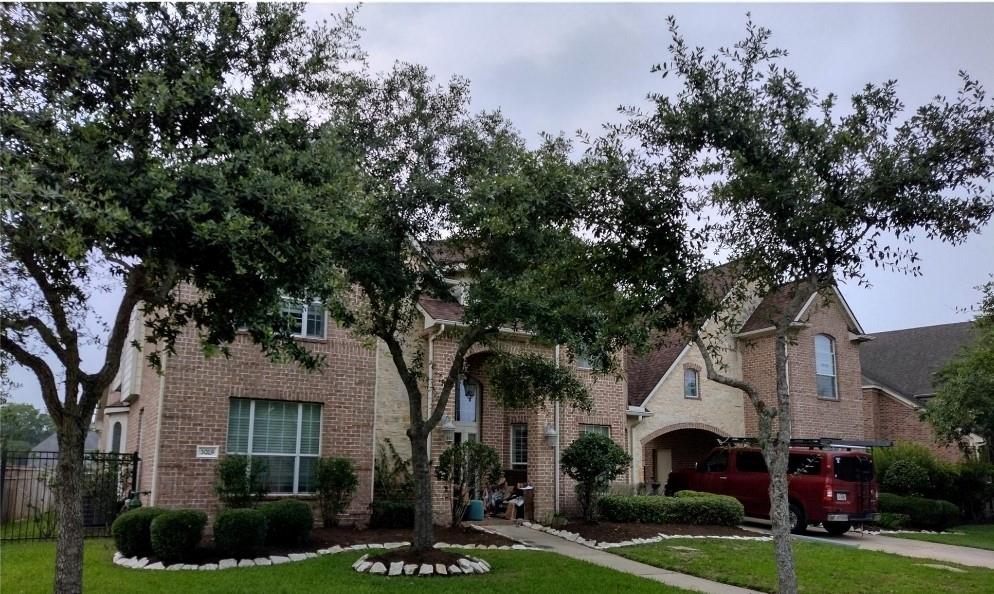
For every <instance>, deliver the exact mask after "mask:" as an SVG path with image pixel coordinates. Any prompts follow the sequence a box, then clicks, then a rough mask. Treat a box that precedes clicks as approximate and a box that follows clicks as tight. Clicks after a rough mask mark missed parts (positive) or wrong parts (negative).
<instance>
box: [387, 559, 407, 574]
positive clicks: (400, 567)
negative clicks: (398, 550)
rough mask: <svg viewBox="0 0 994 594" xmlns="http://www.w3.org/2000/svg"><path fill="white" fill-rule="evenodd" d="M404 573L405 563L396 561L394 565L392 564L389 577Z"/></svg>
mask: <svg viewBox="0 0 994 594" xmlns="http://www.w3.org/2000/svg"><path fill="white" fill-rule="evenodd" d="M402 573H404V562H403V561H394V562H393V563H391V564H390V571H389V573H388V575H400V574H402Z"/></svg>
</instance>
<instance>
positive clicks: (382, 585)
mask: <svg viewBox="0 0 994 594" xmlns="http://www.w3.org/2000/svg"><path fill="white" fill-rule="evenodd" d="M54 551H55V547H54V544H53V543H51V542H34V543H4V544H3V547H2V550H0V592H3V594H15V593H19V592H39V593H40V592H51V590H52V575H53V563H54V558H55V552H54ZM113 553H114V549H113V544H112V542H111V541H110V540H107V539H94V540H88V541H87V544H86V557H85V570H84V576H83V579H84V588H85V589H86V590H87V591H89V592H114V593H115V594H124V593H126V592H136V593H141V594H152V593H153V592H168V593H170V594H177V593H181V592H198V593H201V592H250V591H251V592H266V593H267V594H268V593H270V592H348V593H349V594H361V593H364V592H369V593H372V592H422V591H424V592H429V591H430V592H432V594H436V593H438V594H444V593H446V592H451V593H453V594H455V593H462V592H467V591H470V590H472V591H477V592H570V593H573V592H620V591H624V592H626V594H627V593H629V592H646V593H649V592H681V590H678V589H676V588H668V587H666V586H663V585H662V584H659V583H656V582H651V581H649V580H646V579H642V578H639V577H635V576H631V575H627V574H622V573H618V572H616V571H612V570H610V569H605V568H602V567H597V566H595V565H590V564H587V563H582V562H579V561H573V560H571V559H567V558H565V557H560V556H559V555H555V554H552V553H545V552H539V551H473V552H472V553H471V554H473V555H476V556H478V557H480V558H482V559H486V560H487V561H489V562H490V564H491V565H492V566H493V570H492V572H491V573H489V574H487V575H480V576H472V577H460V578H418V579H412V578H385V577H380V576H371V575H365V574H357V573H355V572H354V571H352V569H351V567H350V566H351V565H352V562H353V561H355V560H356V559H357V558H358V557H359V556H360V553H359V552H350V553H339V554H337V555H327V556H324V557H318V558H316V559H310V560H308V561H302V562H298V563H289V564H286V565H278V566H271V567H253V568H244V569H229V570H226V571H146V570H136V569H126V568H123V567H118V566H116V565H114V564H113V563H112V562H111V558H112V556H113Z"/></svg>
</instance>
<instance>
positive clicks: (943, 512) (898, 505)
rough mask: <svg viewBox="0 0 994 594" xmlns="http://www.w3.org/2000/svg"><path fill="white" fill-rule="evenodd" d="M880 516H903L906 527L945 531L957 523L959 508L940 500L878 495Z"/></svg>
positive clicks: (891, 494) (886, 494)
mask: <svg viewBox="0 0 994 594" xmlns="http://www.w3.org/2000/svg"><path fill="white" fill-rule="evenodd" d="M880 513H881V514H885V513H888V514H904V515H906V516H908V520H907V522H906V524H905V525H906V526H907V527H909V528H919V529H924V530H939V531H941V530H945V529H946V528H948V527H950V526H952V525H954V524H956V523H958V522H959V518H960V513H959V508H958V507H956V506H955V505H953V504H952V503H950V502H948V501H943V500H941V499H925V498H924V497H902V496H900V495H894V494H893V493H881V494H880Z"/></svg>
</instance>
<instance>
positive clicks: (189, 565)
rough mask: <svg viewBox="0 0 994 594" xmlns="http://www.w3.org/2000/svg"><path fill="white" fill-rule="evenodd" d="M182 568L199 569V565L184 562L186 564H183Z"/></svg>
mask: <svg viewBox="0 0 994 594" xmlns="http://www.w3.org/2000/svg"><path fill="white" fill-rule="evenodd" d="M183 569H193V570H197V569H200V566H199V565H191V564H186V565H184V566H183Z"/></svg>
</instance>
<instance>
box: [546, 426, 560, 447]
mask: <svg viewBox="0 0 994 594" xmlns="http://www.w3.org/2000/svg"><path fill="white" fill-rule="evenodd" d="M557 437H559V432H558V431H556V428H555V427H554V426H553V425H552V424H551V423H550V424H548V425H546V426H545V442H546V443H547V444H549V447H550V448H552V447H555V446H556V438H557Z"/></svg>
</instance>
